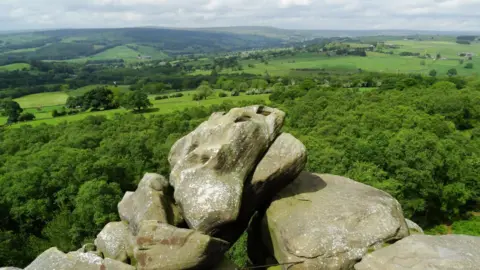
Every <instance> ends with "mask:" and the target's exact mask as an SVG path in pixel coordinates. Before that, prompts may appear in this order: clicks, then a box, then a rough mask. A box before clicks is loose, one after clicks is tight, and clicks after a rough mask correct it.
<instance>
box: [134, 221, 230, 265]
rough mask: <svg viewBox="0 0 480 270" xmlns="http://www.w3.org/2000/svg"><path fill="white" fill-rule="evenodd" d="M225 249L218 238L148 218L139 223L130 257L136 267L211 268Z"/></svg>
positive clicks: (220, 258) (221, 256) (225, 246)
mask: <svg viewBox="0 0 480 270" xmlns="http://www.w3.org/2000/svg"><path fill="white" fill-rule="evenodd" d="M227 249H228V243H227V242H225V241H223V240H221V239H216V238H213V237H210V236H208V235H205V234H202V233H200V232H198V231H193V230H188V229H180V228H176V227H173V226H171V225H168V224H165V223H159V222H157V221H153V220H152V221H144V222H142V225H141V228H140V230H139V232H138V235H137V237H136V242H135V249H134V256H135V259H136V261H137V269H138V270H155V269H163V270H177V269H178V270H180V269H211V268H212V267H213V266H214V265H216V264H218V263H219V262H220V261H221V260H222V259H223V253H224V252H225V251H226V250H227Z"/></svg>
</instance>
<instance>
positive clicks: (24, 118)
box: [18, 112, 35, 122]
mask: <svg viewBox="0 0 480 270" xmlns="http://www.w3.org/2000/svg"><path fill="white" fill-rule="evenodd" d="M34 119H35V115H34V114H33V113H29V112H23V113H22V114H20V116H19V117H18V121H19V122H26V121H32V120H34Z"/></svg>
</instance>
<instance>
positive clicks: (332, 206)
mask: <svg viewBox="0 0 480 270" xmlns="http://www.w3.org/2000/svg"><path fill="white" fill-rule="evenodd" d="M262 223H263V228H262V233H263V236H264V238H265V239H264V241H265V242H266V244H267V246H270V248H271V249H272V250H271V252H272V254H274V255H275V258H276V259H277V261H279V262H284V263H286V262H300V261H303V263H302V264H297V265H294V266H292V267H291V268H290V269H351V268H352V267H353V265H354V264H355V263H356V262H357V261H358V260H360V259H361V258H362V257H363V256H364V255H365V254H366V253H367V251H368V249H370V248H376V247H378V246H381V245H382V244H384V243H386V242H390V241H394V240H398V239H402V238H404V237H406V236H408V228H407V224H406V223H405V219H404V217H403V213H402V210H401V207H400V204H399V203H398V202H397V201H396V200H395V199H394V198H392V197H391V196H390V195H389V194H387V193H385V192H383V191H380V190H378V189H375V188H373V187H370V186H367V185H364V184H361V183H358V182H355V181H353V180H350V179H348V178H344V177H340V176H334V175H328V174H322V175H316V174H310V173H302V174H301V175H300V176H299V177H298V178H297V179H296V180H295V181H294V182H293V183H292V184H290V185H289V186H288V187H287V188H285V189H284V190H282V191H281V192H280V193H279V194H278V195H277V197H275V199H274V201H273V202H272V204H271V205H270V207H269V208H268V210H267V212H266V214H265V218H264V220H263V222H262Z"/></svg>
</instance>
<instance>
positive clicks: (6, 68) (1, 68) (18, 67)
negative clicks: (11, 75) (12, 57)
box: [0, 63, 30, 71]
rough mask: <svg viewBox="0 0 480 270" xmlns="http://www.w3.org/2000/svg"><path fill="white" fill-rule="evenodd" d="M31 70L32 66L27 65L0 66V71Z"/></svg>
mask: <svg viewBox="0 0 480 270" xmlns="http://www.w3.org/2000/svg"><path fill="white" fill-rule="evenodd" d="M24 68H26V69H30V64H26V63H15V64H10V65H6V66H0V71H14V70H22V69H24Z"/></svg>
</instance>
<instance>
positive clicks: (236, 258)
mask: <svg viewBox="0 0 480 270" xmlns="http://www.w3.org/2000/svg"><path fill="white" fill-rule="evenodd" d="M247 239H248V234H247V233H246V232H244V233H243V234H242V236H240V238H239V239H238V240H237V242H235V244H234V245H233V246H232V247H231V248H230V249H229V250H228V252H227V253H226V257H227V258H228V259H229V260H231V261H232V262H234V263H235V265H237V266H238V267H240V268H245V267H247V266H248V264H249V262H250V261H249V258H248V252H247Z"/></svg>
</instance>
